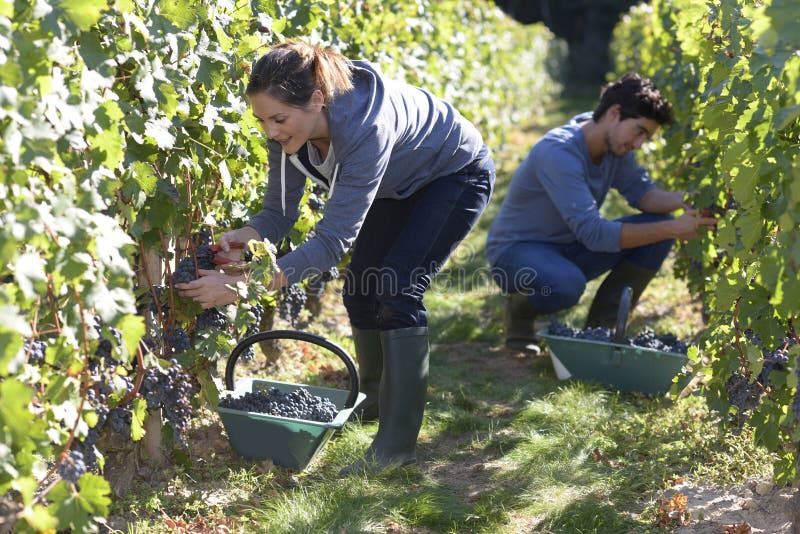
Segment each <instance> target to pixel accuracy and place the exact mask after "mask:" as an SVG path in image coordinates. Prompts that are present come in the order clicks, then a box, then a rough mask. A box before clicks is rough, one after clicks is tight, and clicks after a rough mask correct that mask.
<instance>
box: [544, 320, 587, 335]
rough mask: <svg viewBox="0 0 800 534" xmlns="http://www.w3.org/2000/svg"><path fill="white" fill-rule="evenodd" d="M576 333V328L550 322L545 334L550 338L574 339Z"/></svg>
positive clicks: (558, 322)
mask: <svg viewBox="0 0 800 534" xmlns="http://www.w3.org/2000/svg"><path fill="white" fill-rule="evenodd" d="M578 332H579V330H578V329H577V328H572V327H571V326H567V325H565V324H564V323H562V322H560V321H550V324H549V325H548V326H547V333H548V334H550V335H551V336H558V337H569V338H574V337H575V336H576V335H577V334H578Z"/></svg>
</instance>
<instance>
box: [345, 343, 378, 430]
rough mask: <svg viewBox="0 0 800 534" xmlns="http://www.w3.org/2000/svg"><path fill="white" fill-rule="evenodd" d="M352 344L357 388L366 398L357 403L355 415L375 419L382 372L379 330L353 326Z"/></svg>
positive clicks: (368, 419)
mask: <svg viewBox="0 0 800 534" xmlns="http://www.w3.org/2000/svg"><path fill="white" fill-rule="evenodd" d="M352 330H353V344H354V345H355V348H356V360H357V361H358V389H359V391H360V392H362V393H364V394H365V395H366V396H367V398H366V399H364V402H362V403H361V404H359V405H358V408H357V409H356V415H358V416H359V417H360V418H361V420H362V421H375V420H376V419H377V418H378V392H379V391H380V389H381V374H382V373H383V348H382V347H381V331H380V330H378V329H375V330H361V329H360V328H353V329H352Z"/></svg>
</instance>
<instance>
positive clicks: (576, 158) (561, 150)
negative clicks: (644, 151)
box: [486, 113, 656, 264]
mask: <svg viewBox="0 0 800 534" xmlns="http://www.w3.org/2000/svg"><path fill="white" fill-rule="evenodd" d="M591 116H592V115H591V113H582V114H580V115H578V116H576V117H574V118H573V119H572V120H571V121H570V122H569V123H568V124H566V125H565V126H562V127H559V128H555V129H553V130H550V131H549V132H548V133H547V134H546V135H545V136H544V137H543V138H542V139H541V140H539V142H537V143H536V144H535V145H534V147H533V148H532V149H531V151H530V153H529V154H528V156H527V157H526V158H525V160H524V161H523V162H522V164H521V165H520V167H519V168H518V169H517V171H516V172H515V173H514V175H513V176H512V177H511V183H510V185H509V188H508V193H507V194H506V196H505V199H504V200H503V204H502V205H501V206H500V212H499V213H498V214H497V217H496V218H495V220H494V222H493V223H492V227H491V229H490V230H489V237H488V240H487V243H486V255H487V256H488V258H489V261H490V262H491V263H492V264H494V263H495V262H496V261H497V258H498V257H499V256H500V255H501V254H502V253H503V251H505V250H506V248H507V247H508V246H510V245H512V244H514V243H519V242H546V243H573V242H575V241H579V242H580V243H582V244H583V245H584V246H585V247H586V248H588V249H589V250H594V251H598V252H618V251H619V250H620V237H621V232H622V223H620V222H615V221H609V220H607V219H605V218H603V217H602V216H601V215H600V206H601V205H602V204H603V201H604V200H605V198H606V195H607V194H608V191H609V189H610V188H612V187H613V188H615V189H617V190H618V191H619V192H620V193H621V194H622V195H623V196H624V197H625V199H626V200H627V201H628V204H630V205H631V206H632V207H634V208H635V207H637V206H638V204H639V201H640V200H641V198H642V197H643V196H644V194H645V193H647V192H648V191H650V190H651V189H655V188H656V186H655V184H654V183H653V181H652V180H651V179H650V177H649V176H648V174H647V171H646V170H645V169H644V168H643V167H641V166H639V165H638V164H637V163H636V158H635V157H634V155H633V153H632V152H629V153H628V154H626V155H624V156H622V157H619V156H615V155H614V154H613V153H611V152H608V153H606V154H605V155H604V156H603V159H602V161H601V162H600V164H599V165H596V164H595V163H594V162H592V160H591V158H590V157H589V149H588V147H587V145H586V139H585V138H584V136H583V131H582V130H581V123H583V122H584V121H586V120H591Z"/></svg>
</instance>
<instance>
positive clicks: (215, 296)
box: [175, 269, 244, 308]
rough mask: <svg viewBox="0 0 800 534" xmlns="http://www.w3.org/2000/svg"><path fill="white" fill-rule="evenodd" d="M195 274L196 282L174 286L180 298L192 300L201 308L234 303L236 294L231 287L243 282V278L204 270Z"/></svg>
mask: <svg viewBox="0 0 800 534" xmlns="http://www.w3.org/2000/svg"><path fill="white" fill-rule="evenodd" d="M197 273H198V274H199V275H200V278H198V279H197V280H192V281H191V282H187V283H185V284H176V285H175V287H177V288H178V294H179V295H180V296H182V297H188V298H191V299H194V300H195V301H196V302H197V303H199V304H200V305H201V306H202V307H203V308H211V307H213V306H224V305H226V304H232V303H233V302H235V301H236V298H237V294H236V291H235V290H234V289H233V288H232V286H235V285H236V283H237V282H240V281H243V280H244V276H241V275H240V276H231V275H229V274H225V273H221V272H219V271H209V270H206V269H199V270H198V271H197Z"/></svg>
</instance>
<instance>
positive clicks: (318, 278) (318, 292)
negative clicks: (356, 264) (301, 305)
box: [306, 267, 339, 298]
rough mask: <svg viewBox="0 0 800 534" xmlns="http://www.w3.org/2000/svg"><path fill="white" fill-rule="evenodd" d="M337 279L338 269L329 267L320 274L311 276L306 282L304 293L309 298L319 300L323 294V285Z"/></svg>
mask: <svg viewBox="0 0 800 534" xmlns="http://www.w3.org/2000/svg"><path fill="white" fill-rule="evenodd" d="M337 278H339V269H337V268H336V267H331V268H330V269H328V270H327V271H325V272H324V273H321V274H316V275H314V276H311V277H310V278H309V279H308V281H307V282H306V293H307V294H308V296H309V297H316V298H319V297H321V296H322V294H323V293H324V292H325V284H327V283H328V282H330V281H331V280H336V279H337Z"/></svg>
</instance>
